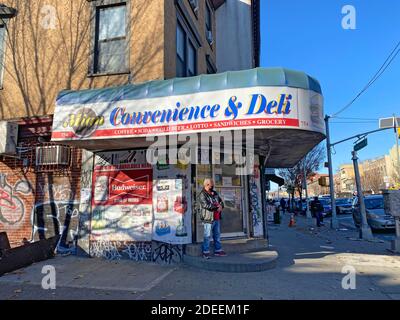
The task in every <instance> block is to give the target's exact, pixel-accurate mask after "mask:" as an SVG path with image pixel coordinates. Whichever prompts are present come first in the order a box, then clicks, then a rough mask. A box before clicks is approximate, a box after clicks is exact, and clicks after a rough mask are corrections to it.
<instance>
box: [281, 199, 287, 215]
mask: <svg viewBox="0 0 400 320" xmlns="http://www.w3.org/2000/svg"><path fill="white" fill-rule="evenodd" d="M280 205H281V209H282V213H283V214H285V209H286V201H285V199H284V198H281V201H280Z"/></svg>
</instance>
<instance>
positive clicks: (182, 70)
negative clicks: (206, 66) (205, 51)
mask: <svg viewBox="0 0 400 320" xmlns="http://www.w3.org/2000/svg"><path fill="white" fill-rule="evenodd" d="M196 62H197V53H196V47H195V45H194V44H193V41H192V40H191V39H190V37H189V35H188V33H187V32H186V31H185V29H184V28H183V27H182V25H181V24H180V22H178V23H177V27H176V76H177V77H192V76H195V75H196V74H197V63H196Z"/></svg>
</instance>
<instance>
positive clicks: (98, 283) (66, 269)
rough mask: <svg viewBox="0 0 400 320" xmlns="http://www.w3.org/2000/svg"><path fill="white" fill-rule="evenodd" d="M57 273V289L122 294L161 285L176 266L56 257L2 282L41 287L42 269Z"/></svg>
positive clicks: (10, 275)
mask: <svg viewBox="0 0 400 320" xmlns="http://www.w3.org/2000/svg"><path fill="white" fill-rule="evenodd" d="M45 265H51V266H54V267H55V270H56V285H57V287H68V288H86V289H98V290H118V291H137V292H140V291H147V290H150V289H151V288H153V287H154V286H155V285H157V284H158V283H159V282H161V281H162V280H163V279H164V278H165V277H167V276H168V275H169V274H170V273H172V272H173V271H174V270H176V267H173V266H167V265H159V264H155V263H150V262H135V261H129V260H120V261H108V260H103V259H97V258H82V257H76V256H67V257H56V258H54V259H50V260H47V261H44V262H40V263H36V264H34V265H32V266H30V267H27V268H25V269H20V270H17V271H15V272H12V273H9V274H6V275H4V276H2V277H0V283H2V282H3V283H21V284H23V283H29V284H34V285H41V282H42V278H43V277H44V274H42V272H41V271H42V268H43V266H45Z"/></svg>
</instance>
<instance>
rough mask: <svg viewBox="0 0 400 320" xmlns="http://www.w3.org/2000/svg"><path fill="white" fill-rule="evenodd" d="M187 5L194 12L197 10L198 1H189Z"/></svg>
mask: <svg viewBox="0 0 400 320" xmlns="http://www.w3.org/2000/svg"><path fill="white" fill-rule="evenodd" d="M189 3H190V6H191V7H192V9H193V10H194V11H197V10H198V9H199V0H189Z"/></svg>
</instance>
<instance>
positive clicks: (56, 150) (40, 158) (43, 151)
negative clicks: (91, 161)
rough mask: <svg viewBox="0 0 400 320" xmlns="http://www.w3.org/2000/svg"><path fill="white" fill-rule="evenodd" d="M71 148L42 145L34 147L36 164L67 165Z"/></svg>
mask: <svg viewBox="0 0 400 320" xmlns="http://www.w3.org/2000/svg"><path fill="white" fill-rule="evenodd" d="M70 160H71V149H70V147H67V146H57V145H51V146H42V147H37V148H36V166H47V165H64V166H67V165H69V162H70Z"/></svg>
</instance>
